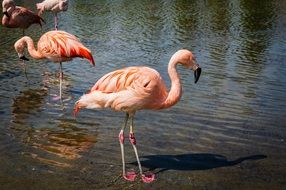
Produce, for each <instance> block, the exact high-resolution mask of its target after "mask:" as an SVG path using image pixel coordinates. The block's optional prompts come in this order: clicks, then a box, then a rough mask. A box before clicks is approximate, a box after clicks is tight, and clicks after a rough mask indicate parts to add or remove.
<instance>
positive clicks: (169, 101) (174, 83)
mask: <svg viewBox="0 0 286 190" xmlns="http://www.w3.org/2000/svg"><path fill="white" fill-rule="evenodd" d="M178 63H179V61H178V60H177V57H176V56H173V57H172V58H171V59H170V62H169V65H168V73H169V76H170V80H171V89H170V91H169V94H168V96H167V98H166V99H165V101H164V102H163V104H162V108H168V107H171V106H173V105H174V104H176V103H177V102H178V101H179V100H180V98H181V95H182V86H181V81H180V77H179V74H178V72H177V69H176V65H177V64H178Z"/></svg>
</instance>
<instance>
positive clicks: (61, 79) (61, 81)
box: [60, 62, 64, 100]
mask: <svg viewBox="0 0 286 190" xmlns="http://www.w3.org/2000/svg"><path fill="white" fill-rule="evenodd" d="M62 70H63V68H62V62H60V99H61V100H62V84H63V79H64V73H63V71H62Z"/></svg>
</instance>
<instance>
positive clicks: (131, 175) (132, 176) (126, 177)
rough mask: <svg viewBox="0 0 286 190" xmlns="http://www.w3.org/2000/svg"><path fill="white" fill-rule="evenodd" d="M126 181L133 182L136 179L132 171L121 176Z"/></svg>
mask: <svg viewBox="0 0 286 190" xmlns="http://www.w3.org/2000/svg"><path fill="white" fill-rule="evenodd" d="M123 177H124V179H126V180H127V181H134V180H135V178H136V173H135V172H134V171H130V172H127V174H126V175H124V176H123Z"/></svg>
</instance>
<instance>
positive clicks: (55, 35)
mask: <svg viewBox="0 0 286 190" xmlns="http://www.w3.org/2000/svg"><path fill="white" fill-rule="evenodd" d="M38 47H39V48H40V49H41V52H42V54H44V55H45V56H46V57H50V58H51V59H52V58H58V59H61V58H67V59H69V58H74V57H81V58H86V59H88V60H89V61H90V63H91V64H92V65H93V66H94V65H95V63H94V59H93V57H92V55H91V51H90V50H89V49H88V48H86V47H85V46H84V45H83V44H82V43H81V42H80V41H79V40H78V39H77V38H76V37H75V36H74V35H72V34H69V33H67V32H65V31H50V32H47V33H45V34H44V35H43V36H42V37H41V38H40V40H39V42H38ZM54 60H55V59H54Z"/></svg>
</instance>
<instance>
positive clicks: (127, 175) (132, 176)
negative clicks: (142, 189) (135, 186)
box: [118, 114, 136, 181]
mask: <svg viewBox="0 0 286 190" xmlns="http://www.w3.org/2000/svg"><path fill="white" fill-rule="evenodd" d="M128 118H129V115H128V114H126V117H125V122H124V125H123V126H122V129H121V131H120V133H119V135H118V139H119V143H120V148H121V156H122V175H123V178H124V179H126V180H128V181H134V180H135V178H136V173H135V172H134V171H130V172H127V173H126V171H125V156H124V129H125V127H126V125H127V121H128Z"/></svg>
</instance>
